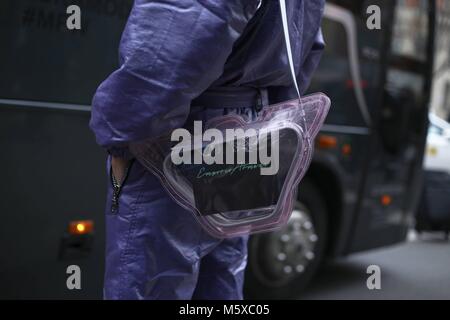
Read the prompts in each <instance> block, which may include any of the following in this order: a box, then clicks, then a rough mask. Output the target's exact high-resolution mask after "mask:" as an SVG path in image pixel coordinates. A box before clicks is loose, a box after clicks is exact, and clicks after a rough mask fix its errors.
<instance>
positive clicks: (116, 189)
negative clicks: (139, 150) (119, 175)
mask: <svg viewBox="0 0 450 320" xmlns="http://www.w3.org/2000/svg"><path fill="white" fill-rule="evenodd" d="M133 162H134V159H133V160H131V161H130V163H129V164H128V166H127V167H126V168H125V172H124V175H123V179H122V181H121V182H118V181H117V179H116V177H114V174H113V172H112V168H111V172H110V176H111V183H112V187H113V194H112V200H111V213H113V214H115V213H117V211H118V210H119V196H120V193H121V191H122V188H123V185H124V183H125V181H126V180H127V178H128V174H129V172H130V168H131V165H132V164H133Z"/></svg>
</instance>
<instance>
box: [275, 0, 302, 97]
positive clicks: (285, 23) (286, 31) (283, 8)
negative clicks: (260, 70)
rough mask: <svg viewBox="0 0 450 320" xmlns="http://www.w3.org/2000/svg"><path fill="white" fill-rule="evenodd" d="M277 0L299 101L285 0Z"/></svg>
mask: <svg viewBox="0 0 450 320" xmlns="http://www.w3.org/2000/svg"><path fill="white" fill-rule="evenodd" d="M279 1H280V10H281V20H282V22H283V32H284V40H285V41H284V42H285V44H286V50H287V56H288V61H289V68H290V69H291V76H292V80H293V82H294V86H295V90H296V91H297V95H298V99H299V100H300V103H301V95H300V90H299V88H298V84H297V77H296V76H295V69H294V61H293V59H292V49H291V39H290V37H289V26H288V21H287V13H286V1H285V0H279Z"/></svg>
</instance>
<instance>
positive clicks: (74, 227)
mask: <svg viewBox="0 0 450 320" xmlns="http://www.w3.org/2000/svg"><path fill="white" fill-rule="evenodd" d="M93 231H94V222H93V221H92V220H80V221H71V222H70V224H69V233H70V234H88V233H92V232H93Z"/></svg>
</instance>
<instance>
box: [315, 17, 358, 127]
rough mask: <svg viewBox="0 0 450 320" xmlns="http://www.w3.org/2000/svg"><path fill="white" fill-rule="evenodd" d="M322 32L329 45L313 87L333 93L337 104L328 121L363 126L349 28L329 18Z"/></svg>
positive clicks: (330, 94) (333, 98) (333, 101)
mask: <svg viewBox="0 0 450 320" xmlns="http://www.w3.org/2000/svg"><path fill="white" fill-rule="evenodd" d="M322 32H323V34H324V38H325V39H326V47H325V51H324V54H323V57H322V60H321V62H320V64H319V67H318V68H317V70H316V72H315V74H314V76H313V79H312V81H311V85H310V88H309V91H311V92H316V91H323V92H326V93H327V95H328V96H330V98H331V101H332V103H333V107H332V108H331V110H330V113H329V114H328V117H327V123H331V124H336V125H353V126H362V125H364V121H363V118H362V115H361V113H360V112H359V110H358V103H357V100H356V97H355V95H354V92H353V81H352V76H351V73H350V61H349V54H348V48H347V43H348V40H347V34H346V30H345V28H344V26H343V25H342V24H341V23H339V22H336V21H333V20H330V19H327V18H325V19H324V20H323V22H322Z"/></svg>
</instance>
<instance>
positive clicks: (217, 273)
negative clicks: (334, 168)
mask: <svg viewBox="0 0 450 320" xmlns="http://www.w3.org/2000/svg"><path fill="white" fill-rule="evenodd" d="M323 10H324V0H287V11H288V12H287V15H288V22H289V30H290V37H291V45H292V51H293V56H294V65H295V71H296V75H297V80H298V83H299V86H300V89H301V91H302V92H304V91H305V89H306V88H307V86H308V84H309V80H310V78H311V75H312V73H313V71H314V70H315V68H316V67H317V65H318V62H319V60H320V55H321V52H322V51H323V48H324V42H323V39H322V34H321V31H320V23H321V18H322V14H323ZM296 96H297V94H296V91H295V88H294V85H293V83H292V78H291V74H290V69H289V65H288V59H287V54H286V48H285V44H284V36H283V28H282V22H281V15H280V7H279V2H278V1H277V0H262V1H259V0H183V1H180V0H156V1H155V0H153V1H149V0H135V2H134V6H133V8H132V11H131V13H130V16H129V19H128V22H127V25H126V28H125V30H124V32H123V35H122V39H121V43H120V68H119V69H117V70H116V71H114V72H113V73H112V74H111V75H110V76H109V77H108V78H107V79H106V80H105V81H104V82H103V83H102V84H101V85H100V86H99V87H98V89H97V92H96V93H95V96H94V98H93V102H92V104H93V106H92V117H91V121H90V127H91V129H92V130H93V132H94V133H95V136H96V140H97V143H98V144H99V145H100V146H102V147H104V148H105V149H106V150H107V151H108V153H109V156H108V161H107V170H108V174H109V175H110V176H109V178H110V180H111V183H109V184H108V185H109V186H108V194H107V205H106V230H107V234H106V270H105V279H104V298H105V299H242V298H243V293H242V288H243V281H244V271H245V267H246V263H247V240H248V237H245V236H242V237H236V238H231V239H225V240H223V239H216V238H213V237H211V236H210V235H209V234H207V233H206V232H205V231H203V229H201V227H200V226H199V225H198V223H197V222H196V220H195V218H194V217H193V216H192V214H191V213H190V212H188V211H186V210H184V209H183V208H181V207H180V206H178V205H177V204H176V203H175V202H174V201H173V200H172V198H171V197H170V196H169V195H168V193H166V191H165V190H164V188H163V187H162V185H161V183H160V182H159V180H158V179H157V178H156V177H155V176H154V175H153V174H152V173H150V172H149V171H147V170H146V169H144V167H143V166H142V165H141V164H140V163H139V162H138V161H135V160H134V159H133V156H132V155H131V153H130V152H129V150H128V145H129V143H130V142H134V141H141V140H145V139H151V138H152V137H157V136H160V135H162V134H165V133H168V132H171V131H172V130H174V129H176V128H180V127H183V125H185V123H186V122H187V121H190V120H189V119H196V120H207V119H210V118H211V117H214V116H217V115H224V114H228V113H239V114H241V113H244V114H246V115H249V116H251V117H254V116H256V115H257V114H258V112H259V111H260V110H261V108H264V106H265V105H267V104H273V103H277V102H280V101H284V100H289V99H293V98H295V97H296ZM231 187H232V186H230V188H231Z"/></svg>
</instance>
